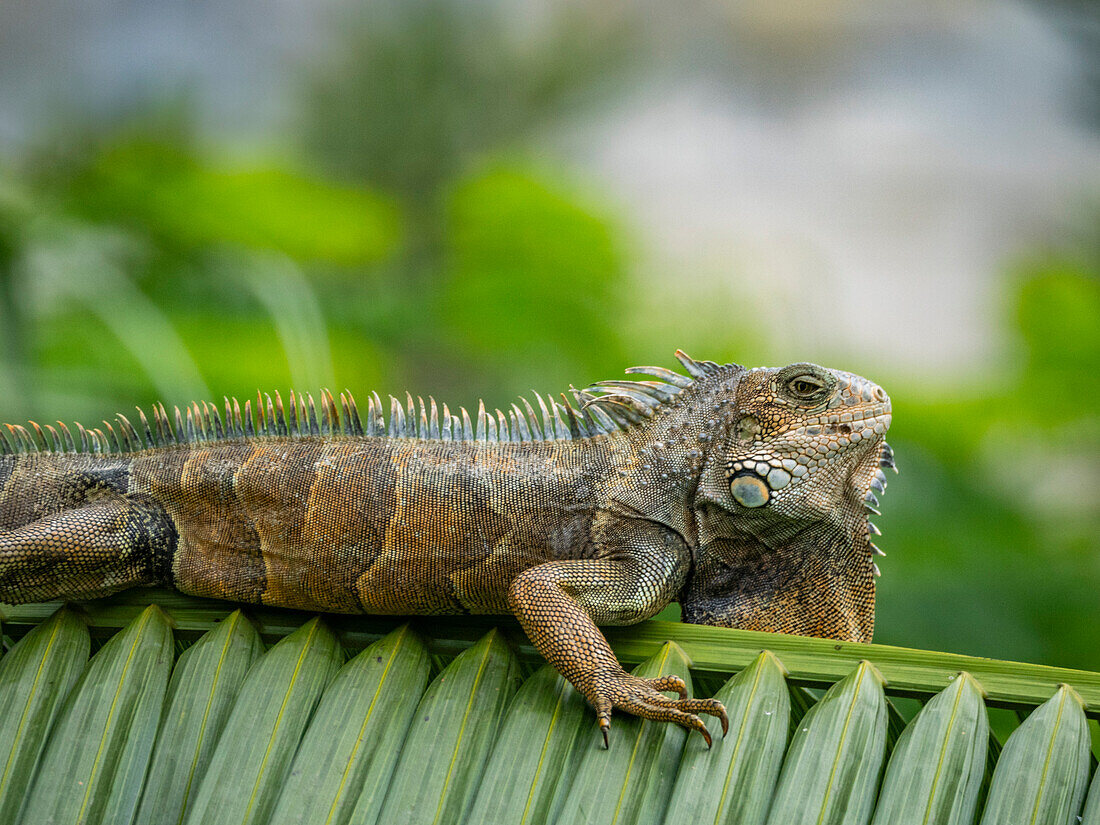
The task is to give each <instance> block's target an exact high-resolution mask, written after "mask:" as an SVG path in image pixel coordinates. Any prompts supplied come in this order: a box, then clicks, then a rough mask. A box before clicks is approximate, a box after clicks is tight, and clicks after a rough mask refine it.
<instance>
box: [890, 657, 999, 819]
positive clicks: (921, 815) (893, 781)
mask: <svg viewBox="0 0 1100 825" xmlns="http://www.w3.org/2000/svg"><path fill="white" fill-rule="evenodd" d="M988 742H989V721H988V719H987V717H986V712H985V704H984V703H983V702H982V692H981V688H980V687H978V685H977V683H976V682H975V681H974V680H973V678H971V676H970V674H968V673H966V672H963V673H960V674H959V676H958V678H957V679H955V681H954V682H952V683H951V685H950V687H947V688H945V689H944V690H943V691H942V692H940V693H939V694H938V695H937V696H936V697H935V698H934V699H932V700H931V701H930V702H928V704H926V705H925V706H924V707H923V708H922V709H921V711H920V713H918V714H917V716H916V717H915V718H914V719H913V721H911V722H910V723H909V725H908V727H906V729H905V731H904V732H903V733H902V734H901V737H900V738H899V739H898V743H897V746H896V747H895V749H894V753H893V755H892V756H891V757H890V764H889V766H888V767H887V769H886V778H885V780H883V783H882V791H881V793H880V794H879V801H878V805H877V806H876V809H875V818H874V825H910V823H929V825H931V823H942V825H970V823H971V822H973V821H974V810H975V808H976V807H977V804H978V791H979V790H980V788H981V784H982V776H983V775H984V772H985V756H986V746H987V744H988Z"/></svg>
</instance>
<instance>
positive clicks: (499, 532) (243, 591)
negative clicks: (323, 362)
mask: <svg viewBox="0 0 1100 825" xmlns="http://www.w3.org/2000/svg"><path fill="white" fill-rule="evenodd" d="M676 356H677V358H678V359H679V361H680V363H681V364H682V365H683V367H684V369H685V370H686V372H687V373H688V374H687V375H686V376H685V375H682V374H680V373H677V372H673V371H671V370H667V369H663V368H661V367H635V368H632V369H629V370H627V372H628V373H640V374H643V375H647V376H650V377H652V378H655V379H658V380H620V381H601V382H598V383H597V384H595V385H594V386H591V387H589V388H587V389H586V390H576V389H571V394H572V396H573V398H574V400H575V402H576V406H574V405H573V403H571V402H570V401H569V400H568V399H567V398H566V396H565V395H564V394H562V396H561V401H556V400H554V399H552V398H549V397H548V398H547V399H543V398H541V397H537V396H536V398H537V404H538V407H539V408H540V413H536V411H535V409H534V407H533V406H532V405H531V404H530V402H528V401H527V400H525V399H521V401H522V406H520V404H513V405H512V407H511V409H510V410H509V411H508V412H507V414H505V413H503V412H501V411H499V410H497V411H495V412H487V411H486V410H485V406H484V404H482V405H481V406H480V407H479V409H478V411H477V415H476V423H475V422H474V421H472V420H471V417H470V415H469V414H468V413H467V412H466V410H465V409H461V410H459V412H458V413H457V414H455V413H452V412H451V410H450V409H449V408H448V407H447V405H445V404H444V405H442V406H441V407H440V406H439V405H437V404H436V402H435V400H434V399H431V398H429V402H428V403H427V404H425V403H424V401H423V400H422V399H417V401H415V402H414V400H413V398H412V397H411V396H409V395H407V396H406V402H405V403H404V404H402V403H401V402H399V401H398V400H397V399H395V398H393V397H392V396H391V397H390V414H389V420H388V423H387V421H386V420H385V418H384V417H383V410H382V402H381V400H380V398H379V397H378V395H377V394H373V395H372V396H371V398H370V401H369V403H368V405H367V408H366V417H365V421H363V420H362V419H361V418H360V416H359V412H358V410H357V407H356V403H355V400H354V399H353V398H352V396H351V395H350V394H348V393H345V394H341V395H340V396H339V401H337V399H336V398H335V397H334V396H333V395H332V394H331V393H329V392H327V391H325V392H322V393H321V395H320V400H319V402H318V403H315V402H314V400H313V398H312V397H303V396H302V395H297V396H295V395H294V394H293V393H291V395H290V398H289V403H288V404H287V405H286V406H284V404H283V402H282V399H281V397H280V396H279V394H278V393H276V394H275V398H274V400H272V398H271V397H270V396H259V395H258V396H257V399H256V404H255V406H253V405H252V403H251V402H246V403H245V404H244V406H243V411H242V408H241V405H240V404H239V403H238V402H237V401H236V400H235V399H232V400H231V399H226V401H225V417H224V419H223V418H222V417H221V415H220V414H219V412H218V409H217V407H216V406H211V405H209V404H206V403H202V404H201V405H200V404H192V405H191V406H189V407H186V408H185V409H184V411H183V412H182V413H181V411H180V410H179V408H176V410H175V412H174V415H173V416H172V417H171V418H170V417H169V415H168V412H167V410H166V409H165V408H164V406H163V405H159V406H155V407H154V408H153V411H152V415H151V416H150V417H149V418H147V417H146V415H145V414H144V413H143V412H142V411H141V410H140V409H139V410H138V419H137V420H138V426H137V427H135V426H132V425H131V423H130V421H129V420H128V419H127V418H126V417H125V416H124V415H118V416H117V419H116V420H114V422H113V423H111V422H107V421H104V426H103V427H102V428H98V429H91V430H87V429H85V428H84V427H82V426H80V425H79V424H78V425H76V432H77V436H76V437H75V438H74V436H73V435H72V432H71V431H70V430H69V429H68V428H67V427H66V426H65V425H64V424H62V423H61V422H58V424H57V427H56V428H55V427H52V426H44V427H43V426H40V425H38V424H36V423H34V422H31V423H30V424H29V425H28V426H27V427H21V426H12V425H7V426H6V427H5V429H6V432H7V435H6V436H5V435H4V432H3V431H2V430H0V445H2V447H3V454H2V455H0V601H3V602H8V603H15V604H18V603H23V602H36V601H46V600H50V599H57V598H64V599H93V598H97V597H101V596H106V595H108V594H111V593H115V592H117V591H120V590H123V589H125V588H128V587H134V586H149V585H167V586H170V587H174V588H176V589H178V590H180V591H182V592H184V593H189V594H192V595H195V596H205V597H211V598H217V599H228V600H231V601H234V602H246V603H251V604H264V605H273V606H278V607H287V608H296V609H300V610H310V611H323V612H333V613H371V614H418V615H426V614H430V615H445V614H459V613H484V614H514V615H515V616H516V617H517V618H518V619H519V621H520V623H521V624H522V626H523V628H524V630H525V631H526V633H527V635H528V637H529V638H530V639H531V641H532V643H533V644H534V646H535V647H536V648H537V649H538V651H539V652H540V653H541V654H542V655H543V656H544V657H545V658H546V659H547V660H548V661H549V662H551V663H552V664H553V665H554V666H555V667H556V668H557V669H558V670H559V671H560V672H561V673H562V674H563V675H564V676H565V677H566V678H567V679H568V680H569V681H570V682H572V683H573V685H575V686H576V688H577V689H578V690H579V691H580V692H581V693H582V694H583V695H584V696H585V698H586V699H587V700H588V701H589V702H590V703H591V704H592V706H593V707H594V708H595V711H596V715H597V719H598V722H599V725H600V728H601V730H602V732H603V736H604V741H605V744H606V742H607V734H608V730H609V727H610V718H611V711H612V709H613V708H618V709H621V710H624V711H627V712H629V713H633V714H636V715H639V716H643V717H646V718H650V719H657V720H665V721H672V722H676V723H678V724H680V725H683V726H684V727H687V728H691V729H695V730H697V731H699V732H700V733H701V734H702V735H703V737H704V738H705V739H706V741H707V743H708V745H709V743H710V736H709V734H708V732H707V728H706V726H705V725H704V724H703V722H702V721H701V719H700V717H699V715H698V714H700V713H703V714H711V715H714V716H717V717H719V718H720V719H721V721H722V727H723V730H725V727H726V715H725V710H724V709H723V707H722V705H721V704H720V703H719V702H717V701H715V700H713V699H694V698H687V696H686V691H685V689H684V683H683V681H682V680H681V679H679V678H678V677H675V676H666V677H662V678H660V679H653V680H648V679H642V678H639V677H636V676H633V675H631V674H629V673H627V672H626V671H624V670H623V669H622V667H621V666H620V665H619V663H618V661H617V660H616V658H615V655H614V653H613V652H612V650H611V648H610V647H609V646H608V644H607V641H606V640H605V639H604V637H603V635H602V634H601V633H600V631H599V630H598V625H624V624H633V623H635V622H640V621H642V620H644V619H647V618H649V617H651V616H653V615H654V614H656V613H657V612H658V611H660V610H661V609H662V608H664V607H665V606H666V605H668V604H669V603H670V602H672V601H679V602H680V604H681V606H682V613H683V618H684V620H685V621H688V622H696V623H704V624H712V625H723V626H729V627H741V628H751V629H756V630H769V631H779V632H785V633H799V634H805V635H814V636H825V637H833V638H837V639H848V640H858V641H865V640H869V639H870V638H871V632H872V627H873V622H874V598H875V590H874V580H873V574H875V573H877V572H878V569H877V566H876V565H875V564H874V561H873V559H872V554H873V553H875V552H876V551H877V548H876V547H875V546H874V544H872V543H871V540H870V534H872V533H877V532H878V531H877V530H876V529H875V528H874V526H873V525H871V524H870V523H869V522H868V519H867V515H866V514H867V511H868V510H873V508H874V507H875V505H876V504H877V503H878V502H877V498H876V495H875V494H876V492H878V493H881V492H882V491H883V490H884V487H885V477H884V475H883V473H882V468H887V467H893V456H892V453H891V451H890V448H889V447H888V446H887V445H886V442H885V440H884V435H885V433H886V429H887V427H888V426H889V424H890V413H891V409H890V400H889V398H888V397H887V396H886V393H885V392H883V390H882V389H881V388H880V387H878V386H876V385H875V384H873V383H871V382H869V381H867V380H866V379H864V378H860V377H858V376H856V375H852V374H850V373H846V372H838V371H835V370H829V369H824V368H822V367H819V366H816V365H814V364H792V365H790V366H787V367H784V368H782V369H745V368H744V367H741V366H739V365H737V364H726V365H724V366H720V365H718V364H716V363H714V362H711V361H696V360H694V359H692V358H690V357H688V356H687V355H685V354H684V353H682V352H677V353H676ZM150 418H151V423H150ZM173 423H174V425H173ZM9 438H10V442H11V443H8V439H9ZM875 512H877V511H875ZM662 691H665V692H672V691H675V692H677V693H679V695H680V698H678V699H670V698H668V697H667V696H665V695H663V693H662Z"/></svg>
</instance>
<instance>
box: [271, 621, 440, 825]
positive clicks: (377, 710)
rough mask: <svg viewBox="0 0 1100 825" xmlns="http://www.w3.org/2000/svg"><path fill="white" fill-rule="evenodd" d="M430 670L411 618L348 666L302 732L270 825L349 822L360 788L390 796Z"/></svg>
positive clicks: (374, 795)
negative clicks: (410, 621)
mask: <svg viewBox="0 0 1100 825" xmlns="http://www.w3.org/2000/svg"><path fill="white" fill-rule="evenodd" d="M428 670H429V662H428V652H427V651H426V650H425V649H424V644H423V643H422V642H421V641H420V638H419V637H418V636H417V635H416V634H415V633H414V632H413V631H412V629H411V628H410V627H409V626H408V625H403V626H402V627H399V628H398V629H397V630H395V631H393V632H392V633H390V634H389V635H388V636H386V637H385V638H383V639H380V640H379V641H377V642H375V643H374V644H373V645H371V646H370V647H368V648H367V649H366V650H364V651H363V652H362V653H360V654H359V655H358V656H356V657H355V658H354V659H352V660H351V661H350V662H348V663H347V664H346V665H344V667H343V668H341V669H340V672H339V673H338V674H337V675H336V678H335V679H333V681H332V684H331V685H329V687H328V688H327V689H326V690H325V694H324V696H323V697H322V698H321V704H320V705H318V707H317V712H316V713H315V714H314V716H313V719H312V721H311V722H310V724H309V729H308V730H307V731H306V735H305V737H304V738H303V739H302V744H301V746H300V747H299V748H298V755H297V756H295V757H294V764H293V766H292V767H291V771H290V775H289V776H288V777H287V781H286V785H285V787H284V788H283V791H282V794H281V795H280V797H279V802H278V805H277V806H276V808H275V813H274V815H273V816H272V817H271V824H272V825H313V823H316V824H317V825H321V824H322V823H323V825H344V824H345V823H347V822H349V819H350V817H351V814H352V811H353V809H354V807H355V804H356V800H358V799H359V797H360V795H362V796H365V797H368V798H371V799H380V798H381V797H382V796H383V795H385V793H386V788H387V787H388V785H389V782H390V777H391V776H392V774H393V768H394V765H395V764H396V763H397V759H398V756H399V755H400V753H401V743H402V742H403V741H404V739H405V732H406V731H407V730H408V727H409V723H410V722H411V721H412V718H413V712H414V711H415V710H416V706H417V703H418V702H419V701H420V697H421V695H422V694H423V693H424V687H425V685H427V683H428Z"/></svg>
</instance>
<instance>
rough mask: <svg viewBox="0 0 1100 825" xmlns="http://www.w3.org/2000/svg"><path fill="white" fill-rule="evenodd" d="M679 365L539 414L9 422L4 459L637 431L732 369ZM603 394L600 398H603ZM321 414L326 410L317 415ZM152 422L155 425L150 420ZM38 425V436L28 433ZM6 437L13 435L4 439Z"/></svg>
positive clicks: (348, 400)
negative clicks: (214, 446) (261, 441)
mask: <svg viewBox="0 0 1100 825" xmlns="http://www.w3.org/2000/svg"><path fill="white" fill-rule="evenodd" d="M676 358H677V359H678V360H679V361H680V363H681V364H683V365H684V369H685V370H686V371H687V372H688V375H686V376H685V375H681V374H679V373H677V372H673V371H672V370H667V369H665V368H663V367H631V368H629V369H628V370H626V372H627V373H631V374H641V375H649V376H653V377H655V378H659V379H661V380H660V381H630V380H619V381H598V382H596V383H595V384H593V385H592V386H590V387H587V388H585V389H583V390H578V389H576V388H575V387H570V388H569V390H570V393H571V394H572V396H573V399H574V400H575V401H576V407H574V406H573V404H572V403H570V400H569V399H568V398H567V397H566V395H565V393H562V394H561V395H560V398H561V401H557V400H555V399H554V398H553V397H552V396H550V395H547V396H546V397H545V398H543V396H541V395H539V394H538V393H535V400H536V402H537V404H538V411H536V409H535V407H534V406H532V404H531V402H530V401H528V400H527V399H526V398H522V397H521V398H520V399H519V401H520V403H521V404H522V407H521V406H520V404H512V406H511V409H509V410H508V411H507V412H502V411H501V410H499V409H497V410H492V411H489V410H486V408H485V404H484V402H479V404H478V409H477V415H476V419H472V418H471V416H470V414H469V413H468V412H467V411H466V408H465V407H459V408H458V412H457V414H456V413H452V412H451V410H450V408H449V407H448V406H447V405H446V404H442V405H438V404H437V403H436V401H435V399H434V398H432V397H431V396H428V403H427V404H425V403H424V399H423V398H421V397H420V396H417V397H416V399H415V400H414V399H413V396H412V395H411V394H410V393H406V394H405V402H404V403H402V402H401V401H399V400H398V399H396V398H394V397H393V396H392V395H391V396H389V401H390V403H389V407H390V410H389V418H388V421H387V418H386V415H385V414H384V412H383V411H384V406H383V403H382V399H381V398H380V397H379V395H378V393H376V392H372V393H371V394H370V396H369V397H368V399H367V409H366V416H365V421H364V419H363V418H361V417H360V415H359V408H358V405H357V404H356V401H355V398H354V397H353V396H352V394H351V393H350V392H347V391H345V392H342V393H340V395H339V403H337V397H336V396H334V395H333V394H332V393H331V392H329V391H328V390H322V391H321V393H320V400H319V402H318V401H315V400H314V398H313V396H312V395H302V394H301V393H297V394H295V393H294V392H291V393H290V395H289V400H288V402H287V403H285V404H284V402H283V399H282V396H280V395H279V393H278V392H277V391H276V392H275V394H274V398H272V396H271V395H268V394H267V393H257V394H256V401H255V405H253V403H252V401H245V402H244V404H243V405H241V404H240V403H239V402H238V401H237V399H236V398H229V397H226V398H225V405H224V419H223V417H222V413H220V412H219V410H218V407H217V405H215V404H208V403H207V402H206V401H200V402H192V403H191V404H190V406H186V407H184V408H183V410H181V409H180V408H179V407H175V408H174V409H173V413H172V415H171V417H170V416H169V414H168V411H167V409H165V407H164V405H163V404H154V405H153V407H152V409H151V410H150V413H151V415H150V416H146V414H145V412H144V411H143V410H141V409H140V408H139V409H138V410H137V422H138V423H137V426H135V425H134V424H133V423H131V422H130V419H129V418H127V417H126V416H125V415H123V414H122V413H118V414H117V415H116V420H115V421H114V422H113V423H112V422H110V421H106V420H104V422H103V427H102V428H100V427H96V428H91V429H86V428H85V427H83V426H82V425H81V424H79V423H77V424H76V425H75V428H76V435H75V436H74V435H73V433H72V432H71V431H70V430H69V428H68V427H67V426H66V425H65V424H64V423H63V422H61V421H58V422H57V427H56V428H55V427H53V426H51V425H49V424H46V425H39V424H37V423H36V422H34V421H30V422H28V425H27V427H23V426H20V425H17V424H15V425H13V424H5V425H3V427H2V428H0V453H20V452H39V451H42V452H58V453H63V452H69V453H73V452H82V453H129V452H140V451H141V450H146V449H152V448H156V447H169V446H175V445H183V444H195V443H202V442H210V441H231V440H236V439H246V438H259V437H276V438H277V437H285V438H308V437H320V436H326V437H341V436H343V437H348V436H352V437H354V436H373V437H389V438H422V439H434V440H438V441H485V442H489V441H493V442H502V441H503V442H507V441H555V440H570V439H582V438H590V437H592V436H597V435H603V434H606V433H610V432H614V431H616V430H625V429H628V428H630V427H634V426H637V425H638V424H640V423H641V422H643V421H645V420H646V419H647V418H649V417H651V416H652V415H653V414H654V413H655V412H656V410H658V409H659V408H660V407H661V406H662V405H665V404H668V403H669V402H670V401H671V400H672V399H673V398H674V397H675V396H676V395H677V394H678V393H679V392H680V391H681V390H683V389H684V388H685V387H690V386H692V385H693V384H694V383H695V380H696V379H700V378H706V377H708V376H710V375H714V374H716V373H718V372H720V371H722V370H724V369H725V367H721V366H719V365H718V364H716V363H714V362H713V361H696V360H694V359H692V358H690V357H688V356H687V355H685V354H684V353H683V352H681V351H679V350H677V351H676ZM597 393H598V394H597ZM318 410H319V411H320V412H318ZM150 418H151V419H152V420H151V421H150ZM28 427H29V429H28ZM5 431H6V432H5Z"/></svg>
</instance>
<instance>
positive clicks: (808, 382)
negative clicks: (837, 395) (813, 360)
mask: <svg viewBox="0 0 1100 825" xmlns="http://www.w3.org/2000/svg"><path fill="white" fill-rule="evenodd" d="M835 387H836V379H835V378H834V377H833V375H832V374H831V373H829V371H828V370H825V369H822V368H821V367H819V366H817V365H816V364H791V365H790V366H789V367H784V368H783V369H781V370H780V371H779V374H778V375H777V376H776V380H775V388H776V389H777V390H778V392H779V395H781V396H783V397H785V398H786V399H787V400H788V401H793V402H794V403H795V404H798V405H799V406H805V405H808V406H814V405H817V404H820V403H822V402H823V401H825V400H826V399H827V398H828V397H829V395H830V393H832V391H833V389H834V388H835Z"/></svg>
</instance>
